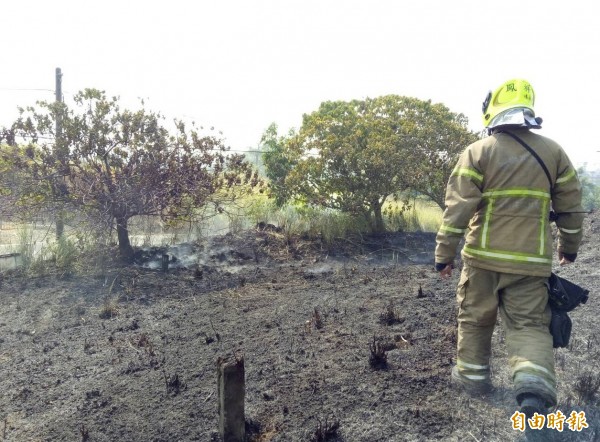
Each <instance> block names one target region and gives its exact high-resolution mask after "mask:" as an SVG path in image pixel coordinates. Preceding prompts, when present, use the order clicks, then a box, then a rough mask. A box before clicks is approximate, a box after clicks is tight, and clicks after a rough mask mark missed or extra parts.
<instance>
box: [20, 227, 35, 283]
mask: <svg viewBox="0 0 600 442" xmlns="http://www.w3.org/2000/svg"><path fill="white" fill-rule="evenodd" d="M17 241H18V246H17V252H18V253H19V254H20V255H21V265H22V266H23V269H24V270H25V271H28V270H29V269H30V268H31V264H32V263H33V259H34V254H35V243H34V241H33V229H31V228H30V227H29V226H28V225H27V224H23V225H21V226H20V227H19V229H18V231H17Z"/></svg>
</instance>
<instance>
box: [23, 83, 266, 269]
mask: <svg viewBox="0 0 600 442" xmlns="http://www.w3.org/2000/svg"><path fill="white" fill-rule="evenodd" d="M74 101H75V108H74V109H69V108H68V107H67V106H66V105H64V104H63V103H48V102H39V103H38V104H37V106H36V107H30V108H27V109H22V110H21V117H20V118H19V119H18V121H17V122H15V124H14V125H13V128H12V131H11V133H12V134H14V135H16V137H17V138H20V139H25V140H28V143H29V145H28V147H27V149H25V150H26V152H30V155H29V156H27V158H23V157H21V158H15V157H14V155H13V159H12V161H14V162H15V164H16V165H18V166H19V167H20V168H21V170H24V171H27V173H28V174H29V176H31V177H34V178H35V179H36V180H37V181H38V182H39V183H41V184H43V185H42V186H40V187H39V188H40V189H43V188H49V189H55V188H57V186H60V188H61V189H62V190H61V191H59V192H56V191H54V192H49V193H48V195H49V194H51V195H53V196H54V197H56V196H57V195H60V196H61V197H62V199H63V203H65V204H68V205H70V206H72V207H75V208H77V209H79V210H81V211H86V212H87V213H92V214H93V216H94V217H96V218H97V219H102V220H104V221H105V222H106V223H107V224H108V225H111V226H114V228H116V231H117V237H118V241H119V250H120V252H121V255H122V256H123V257H124V258H126V259H131V258H132V256H133V248H132V247H131V244H130V241H129V232H128V221H129V220H130V218H131V217H133V216H136V215H156V216H160V217H161V218H163V219H184V218H191V217H193V216H194V213H195V211H196V209H198V208H199V207H202V206H204V205H205V204H207V203H208V202H209V201H213V202H214V201H215V199H213V198H212V197H213V196H214V195H216V194H217V193H219V192H223V191H226V190H227V189H232V188H233V187H234V186H236V185H240V184H244V183H245V184H249V185H255V184H257V183H258V180H257V175H256V173H255V172H253V171H252V169H251V167H250V166H249V165H248V164H247V163H246V162H245V161H243V157H242V156H241V155H233V154H230V153H229V152H227V150H228V148H227V147H226V146H225V145H224V144H223V142H222V140H220V139H219V138H217V137H214V136H211V135H210V136H206V135H200V133H199V131H198V129H197V128H195V127H192V128H190V129H188V128H186V126H185V124H184V123H183V122H181V121H175V124H174V126H175V128H174V129H168V128H167V126H166V125H165V123H164V118H163V117H162V116H161V115H160V114H157V113H154V112H150V111H147V110H145V109H144V108H141V109H139V110H136V111H131V110H127V109H121V107H120V105H119V100H118V98H108V97H107V96H106V95H105V94H104V92H101V91H99V90H95V89H86V90H84V91H82V92H80V93H78V94H77V95H76V96H75V99H74ZM57 120H60V124H59V125H58V126H57V124H56V122H57ZM57 127H58V128H59V131H58V132H59V133H56V132H57ZM15 152H18V151H16V150H13V154H14V153H15ZM33 152H36V154H35V155H34V154H33ZM48 195H46V196H47V198H46V199H47V200H48V199H49V198H50V197H49V196H48ZM54 202H56V201H54Z"/></svg>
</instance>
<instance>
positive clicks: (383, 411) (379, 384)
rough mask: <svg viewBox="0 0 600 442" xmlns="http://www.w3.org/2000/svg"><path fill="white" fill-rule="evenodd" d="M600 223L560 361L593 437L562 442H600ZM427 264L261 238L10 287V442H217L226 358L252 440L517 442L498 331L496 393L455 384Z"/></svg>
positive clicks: (419, 253) (6, 377) (5, 302)
mask: <svg viewBox="0 0 600 442" xmlns="http://www.w3.org/2000/svg"><path fill="white" fill-rule="evenodd" d="M598 218H599V217H598V216H597V215H591V216H590V217H589V219H588V220H587V222H586V234H585V238H586V239H585V242H584V244H583V245H582V250H581V253H580V256H579V258H578V261H577V262H576V263H575V264H573V265H572V266H570V267H566V268H564V269H560V273H561V274H562V275H563V276H566V277H568V278H569V279H571V280H573V281H574V282H577V283H580V284H582V285H584V286H586V287H588V288H589V289H590V290H591V296H590V301H589V302H588V304H587V305H586V306H584V307H582V308H579V309H578V310H576V311H574V312H573V313H572V315H571V317H572V318H573V322H574V331H573V338H572V343H571V346H570V348H567V349H559V350H557V351H556V360H557V373H558V376H559V382H560V398H561V403H560V405H559V409H560V410H561V411H562V412H563V413H564V414H566V415H567V416H568V415H569V413H570V412H571V411H572V410H577V411H585V412H586V416H587V423H588V425H589V428H584V429H583V431H581V432H576V431H571V430H570V429H568V428H566V427H565V430H564V431H563V433H560V434H559V433H558V432H556V437H557V439H556V440H597V438H599V437H600V422H599V412H598V396H599V394H598V389H599V388H600V385H598V386H596V387H595V384H594V383H593V382H594V381H596V382H597V381H598V373H599V367H600V336H599V335H598V325H597V318H598V316H600V307H599V306H600V302H598V301H597V296H598V293H599V290H598V279H599V276H600V266H599V263H600V259H599V256H598V249H599V246H600V240H599V233H600V231H599V230H600V221H597V220H598ZM433 248H434V236H433V235H432V234H402V233H397V234H388V235H384V236H380V237H368V238H363V239H361V240H360V241H359V240H358V239H356V240H347V241H343V242H340V243H338V244H336V245H335V246H330V247H326V246H325V245H323V244H321V243H319V242H318V241H314V240H313V241H309V240H303V239H302V238H288V237H285V236H284V235H283V233H282V232H279V231H277V230H276V229H265V228H263V229H259V230H256V231H250V232H246V233H244V234H243V235H239V236H234V235H227V236H224V237H220V238H214V239H213V240H211V241H210V242H206V243H202V244H191V245H186V246H185V247H182V248H180V249H182V250H183V251H182V250H179V251H177V252H176V251H175V250H155V251H146V252H144V253H140V254H138V264H137V265H134V266H130V267H124V268H119V267H111V266H107V267H102V268H99V267H96V268H92V269H89V270H87V271H79V272H78V273H77V275H75V276H70V277H68V278H65V277H64V276H62V277H61V275H56V274H52V272H49V274H48V275H46V276H38V277H31V276H27V277H26V276H23V275H19V274H18V273H14V272H13V273H7V274H4V275H2V279H1V286H0V383H1V388H0V440H6V441H111V442H113V441H156V442H158V441H212V440H218V405H217V398H218V392H217V368H216V361H217V359H218V358H220V357H228V356H229V357H232V356H234V355H235V356H237V357H240V356H243V357H244V361H245V370H246V401H245V406H246V418H247V428H248V434H249V435H250V439H252V440H255V441H311V440H313V441H325V440H329V441H334V440H337V441H348V442H349V441H365V442H367V441H368V442H373V441H428V440H449V441H463V440H469V441H484V440H486V441H487V440H489V441H491V440H494V441H496V440H497V441H511V440H518V439H519V438H522V437H523V434H522V433H520V432H519V431H517V430H514V429H512V427H511V420H510V417H511V415H512V414H513V413H514V411H515V403H514V399H513V395H512V391H511V385H510V379H509V374H508V372H507V370H506V365H507V361H506V352H505V347H504V334H503V332H502V328H501V327H500V326H499V327H497V330H496V333H495V335H494V355H493V361H492V365H493V370H494V383H495V385H496V386H497V387H498V388H497V390H496V392H495V393H494V394H493V395H491V396H489V397H481V398H471V397H469V396H466V395H465V394H464V393H460V392H457V391H455V390H453V389H452V387H451V385H450V383H449V373H450V368H451V365H452V363H453V359H454V357H455V346H456V331H455V327H456V307H455V295H454V293H455V286H456V283H457V279H458V271H456V272H455V274H454V275H453V277H452V278H451V279H450V280H444V281H442V280H440V279H439V277H438V275H437V274H436V273H435V272H434V271H433V269H432V255H433ZM177 253H179V255H177ZM162 254H168V255H169V258H168V260H169V261H168V267H169V269H168V272H166V273H165V272H163V270H162ZM157 257H158V258H157ZM190 257H192V258H193V259H190ZM155 258H157V259H159V260H160V262H161V265H158V266H157V265H156V264H152V265H151V264H149V263H151V262H153V260H154V259H155ZM185 260H187V261H185ZM183 261H185V262H186V263H187V264H186V265H182V264H181V263H182V262H183ZM190 263H192V264H190ZM587 375H589V376H588V377H585V376H587ZM590 376H591V378H590ZM590 379H591V381H590ZM586 382H588V383H586ZM590 382H591V383H590ZM594 388H595V391H594ZM559 436H560V438H558V437H559Z"/></svg>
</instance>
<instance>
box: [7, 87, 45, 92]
mask: <svg viewBox="0 0 600 442" xmlns="http://www.w3.org/2000/svg"><path fill="white" fill-rule="evenodd" d="M0 91H3V92H40V91H42V92H54V90H53V89H31V88H12V87H0Z"/></svg>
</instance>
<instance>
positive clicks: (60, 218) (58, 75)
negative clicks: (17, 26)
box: [54, 68, 65, 240]
mask: <svg viewBox="0 0 600 442" xmlns="http://www.w3.org/2000/svg"><path fill="white" fill-rule="evenodd" d="M55 80H56V83H55V84H56V86H55V93H56V103H57V105H58V103H62V101H63V95H62V71H61V69H60V68H56V72H55ZM57 107H58V106H57ZM61 137H62V111H61V110H58V109H57V112H56V133H55V135H54V150H55V151H56V153H57V154H58V155H59V159H60V162H61V165H63V163H64V161H65V155H64V152H62V150H63V146H62V145H61V140H60V139H61ZM61 172H62V171H61ZM61 178H62V179H63V180H64V177H58V180H60V179H61ZM62 189H63V187H62V186H61V183H58V185H57V186H56V190H55V195H54V196H55V197H57V196H58V197H59V198H60V197H62V196H64V195H62V194H63V191H62ZM64 230H65V222H64V212H63V211H62V210H61V209H59V211H58V214H57V217H56V239H57V240H58V239H60V238H61V237H62V236H63V233H64Z"/></svg>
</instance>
